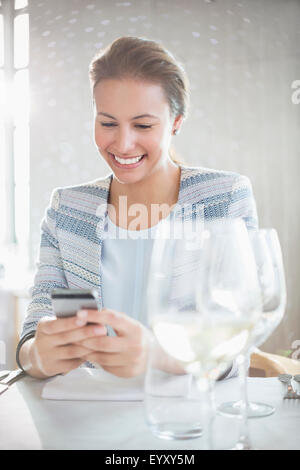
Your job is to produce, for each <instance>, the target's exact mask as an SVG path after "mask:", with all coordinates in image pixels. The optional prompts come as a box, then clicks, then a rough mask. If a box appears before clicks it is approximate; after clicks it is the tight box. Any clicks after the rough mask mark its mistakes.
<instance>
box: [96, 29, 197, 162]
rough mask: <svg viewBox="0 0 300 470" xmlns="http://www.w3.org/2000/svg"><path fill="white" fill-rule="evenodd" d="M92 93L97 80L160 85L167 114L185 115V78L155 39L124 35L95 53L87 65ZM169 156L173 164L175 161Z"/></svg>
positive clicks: (187, 97)
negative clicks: (165, 101) (166, 102)
mask: <svg viewBox="0 0 300 470" xmlns="http://www.w3.org/2000/svg"><path fill="white" fill-rule="evenodd" d="M89 77H90V83H91V87H92V91H93V94H94V90H95V87H96V85H97V84H98V83H99V82H100V81H101V80H106V79H122V78H136V79H139V80H144V81H148V82H151V83H157V84H160V85H161V87H162V89H163V90H164V93H165V96H166V99H167V101H168V104H169V108H170V114H171V117H176V116H178V115H182V116H183V118H186V117H187V112H188V104H189V83H188V78H187V76H186V74H185V71H184V69H183V67H182V66H181V64H179V62H178V61H177V60H176V59H175V58H174V56H173V55H172V54H171V53H170V52H169V51H167V50H166V49H165V48H164V47H162V46H161V45H160V44H158V43H157V42H155V41H151V40H148V39H144V38H139V37H132V36H124V37H120V38H118V39H116V40H115V41H113V42H112V43H111V44H110V45H109V46H107V47H106V48H105V49H104V50H101V51H100V52H98V53H97V54H96V55H95V56H94V58H93V59H92V62H91V63H90V67H89ZM173 152H174V151H171V152H170V153H171V158H172V160H173V161H175V162H176V163H179V160H178V158H177V156H176V158H173Z"/></svg>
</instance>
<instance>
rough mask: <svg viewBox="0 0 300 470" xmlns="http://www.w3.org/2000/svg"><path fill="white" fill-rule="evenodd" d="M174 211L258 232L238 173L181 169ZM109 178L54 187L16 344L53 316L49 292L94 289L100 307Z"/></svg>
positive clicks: (251, 202)
mask: <svg viewBox="0 0 300 470" xmlns="http://www.w3.org/2000/svg"><path fill="white" fill-rule="evenodd" d="M180 168H181V177H180V189H179V196H178V202H177V207H179V208H180V207H181V206H185V207H189V208H190V210H189V211H186V215H185V217H193V218H194V217H196V218H197V217H204V219H206V220H208V219H214V218H224V217H232V218H235V217H241V218H243V219H244V220H245V223H246V225H247V227H248V228H249V229H251V228H256V227H257V213H256V206H255V200H254V197H253V193H252V188H251V183H250V181H249V179H248V178H247V177H245V176H241V175H239V174H237V173H233V172H226V171H216V170H212V169H208V168H202V167H188V166H184V165H180ZM111 181H112V174H109V175H107V176H106V177H103V178H100V179H97V180H94V181H91V182H87V183H84V184H80V185H76V186H68V187H63V188H56V189H54V190H53V192H52V195H51V200H50V204H49V206H48V207H47V209H46V211H45V216H44V218H43V220H42V222H41V227H40V228H41V242H40V250H39V256H38V261H37V265H36V268H37V269H36V274H35V278H34V285H33V287H32V288H31V289H30V295H31V300H30V303H29V307H28V311H27V316H26V318H25V321H24V324H23V329H22V332H21V339H20V342H19V346H18V350H19V349H20V347H21V345H22V344H23V343H24V342H25V341H26V340H27V339H28V338H30V337H32V336H34V334H35V330H36V326H37V323H38V321H39V320H40V319H41V318H42V317H43V316H45V315H48V316H52V315H54V313H53V310H52V305H51V291H52V289H54V288H77V289H78V288H83V289H88V288H95V289H96V291H97V293H98V302H99V306H100V307H101V305H102V280H101V277H102V276H101V250H102V246H103V240H104V232H105V223H106V220H107V203H108V196H109V189H110V183H111Z"/></svg>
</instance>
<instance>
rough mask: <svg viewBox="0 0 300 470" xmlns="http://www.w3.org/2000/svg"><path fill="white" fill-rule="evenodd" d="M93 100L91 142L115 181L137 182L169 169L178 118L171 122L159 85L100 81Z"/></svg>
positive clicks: (140, 82)
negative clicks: (92, 138) (93, 122)
mask: <svg viewBox="0 0 300 470" xmlns="http://www.w3.org/2000/svg"><path fill="white" fill-rule="evenodd" d="M94 98H95V142H96V145H97V147H98V149H99V151H100V153H101V155H102V156H103V158H104V159H105V161H106V162H107V163H108V165H109V166H110V168H111V170H112V171H113V173H114V175H115V177H116V178H117V180H118V181H120V182H122V183H135V182H139V181H142V180H143V179H145V178H146V177H148V176H149V175H152V174H153V173H154V172H157V171H159V170H160V169H161V168H166V167H167V166H168V165H172V163H171V160H170V157H169V146H170V140H171V136H172V131H173V130H174V128H175V124H177V123H178V122H179V121H178V120H179V119H180V117H178V118H177V119H171V116H170V108H169V104H168V102H167V100H166V97H165V95H164V92H163V89H162V87H161V86H160V85H159V84H152V83H148V82H144V81H141V80H135V79H130V78H127V79H122V80H118V79H109V80H103V81H101V82H99V83H98V84H97V86H96V87H95V92H94ZM177 127H178V125H177ZM141 157H142V158H141Z"/></svg>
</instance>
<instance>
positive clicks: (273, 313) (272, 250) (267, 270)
mask: <svg viewBox="0 0 300 470" xmlns="http://www.w3.org/2000/svg"><path fill="white" fill-rule="evenodd" d="M249 236H250V240H251V244H252V247H253V252H254V256H255V261H256V266H257V273H258V279H259V284H260V288H261V293H262V295H261V296H262V313H261V315H260V319H259V321H258V323H257V325H256V327H255V328H254V329H253V330H252V333H251V335H250V337H249V342H248V345H247V346H248V350H247V351H246V352H245V356H244V359H245V362H244V364H241V367H240V371H239V372H240V375H241V377H240V378H241V386H242V390H241V392H242V397H243V401H244V402H245V404H246V412H247V416H248V418H257V417H263V416H269V415H271V414H272V413H274V411H275V408H274V407H273V406H271V405H269V404H267V403H257V402H255V403H254V402H249V400H248V393H247V368H248V364H249V363H250V356H251V354H252V352H253V351H254V349H255V348H256V347H258V346H260V345H261V344H262V343H264V342H265V341H266V339H267V338H268V337H269V336H270V335H271V334H272V333H273V331H274V330H275V329H276V328H277V326H278V325H279V323H280V322H281V320H282V318H283V316H284V312H285V306H286V286H285V275H284V266H283V261H282V253H281V248H280V243H279V238H278V235H277V232H276V230H275V229H261V230H255V231H251V232H249ZM241 406H242V402H241V401H237V402H228V403H223V404H221V405H220V406H219V408H218V411H219V412H220V413H222V414H224V415H237V414H240V412H241Z"/></svg>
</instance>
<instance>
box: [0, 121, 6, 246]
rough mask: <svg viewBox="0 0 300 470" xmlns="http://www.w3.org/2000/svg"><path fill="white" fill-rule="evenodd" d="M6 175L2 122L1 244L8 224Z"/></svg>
mask: <svg viewBox="0 0 300 470" xmlns="http://www.w3.org/2000/svg"><path fill="white" fill-rule="evenodd" d="M5 175H6V161H5V133H4V126H3V125H1V123H0V216H1V219H2V223H0V245H1V243H4V241H5V235H6V226H5V223H3V222H5V220H7V214H6V204H5V201H6V185H5Z"/></svg>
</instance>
